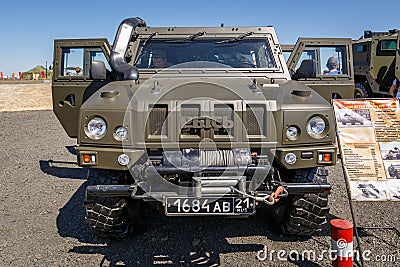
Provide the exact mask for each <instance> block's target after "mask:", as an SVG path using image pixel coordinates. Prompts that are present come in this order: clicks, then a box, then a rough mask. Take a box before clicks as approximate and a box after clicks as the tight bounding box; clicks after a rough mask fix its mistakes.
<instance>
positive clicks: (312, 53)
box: [296, 49, 316, 70]
mask: <svg viewBox="0 0 400 267" xmlns="http://www.w3.org/2000/svg"><path fill="white" fill-rule="evenodd" d="M304 60H307V61H309V60H314V61H315V60H316V50H315V49H304V50H303V53H301V56H300V59H299V61H298V62H297V65H296V70H297V69H299V68H300V66H301V64H302V63H303V61H304ZM303 65H304V63H303Z"/></svg>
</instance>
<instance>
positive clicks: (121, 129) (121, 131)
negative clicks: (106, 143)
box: [114, 126, 128, 141]
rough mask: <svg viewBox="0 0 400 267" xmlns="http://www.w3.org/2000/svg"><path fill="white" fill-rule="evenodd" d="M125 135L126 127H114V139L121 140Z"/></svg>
mask: <svg viewBox="0 0 400 267" xmlns="http://www.w3.org/2000/svg"><path fill="white" fill-rule="evenodd" d="M127 137H128V129H126V128H125V127H123V126H119V127H117V129H115V132H114V138H115V140H117V141H122V140H126V138H127Z"/></svg>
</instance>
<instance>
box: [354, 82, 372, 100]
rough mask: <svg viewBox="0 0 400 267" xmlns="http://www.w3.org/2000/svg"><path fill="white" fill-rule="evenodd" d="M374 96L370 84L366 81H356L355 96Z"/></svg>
mask: <svg viewBox="0 0 400 267" xmlns="http://www.w3.org/2000/svg"><path fill="white" fill-rule="evenodd" d="M368 97H372V92H371V90H370V89H369V87H368V85H367V84H365V83H356V84H355V90H354V98H368Z"/></svg>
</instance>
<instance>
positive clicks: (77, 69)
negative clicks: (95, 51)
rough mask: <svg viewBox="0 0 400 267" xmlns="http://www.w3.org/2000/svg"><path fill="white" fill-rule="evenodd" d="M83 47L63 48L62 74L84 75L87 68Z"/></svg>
mask: <svg viewBox="0 0 400 267" xmlns="http://www.w3.org/2000/svg"><path fill="white" fill-rule="evenodd" d="M83 55H84V51H83V48H63V49H62V66H61V73H60V75H61V76H82V75H84V73H85V72H87V70H85V69H84V68H83V66H84V63H83V59H84V56H83Z"/></svg>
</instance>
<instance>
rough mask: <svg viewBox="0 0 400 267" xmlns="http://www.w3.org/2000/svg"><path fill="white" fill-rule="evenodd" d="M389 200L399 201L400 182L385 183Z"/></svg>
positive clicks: (390, 181)
mask: <svg viewBox="0 0 400 267" xmlns="http://www.w3.org/2000/svg"><path fill="white" fill-rule="evenodd" d="M387 188H388V195H389V199H390V200H393V201H400V181H399V180H389V181H387Z"/></svg>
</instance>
